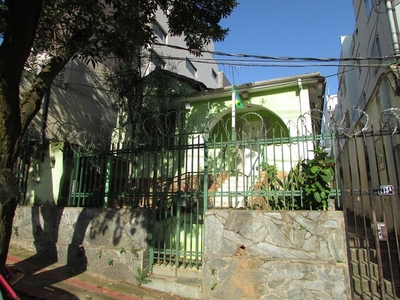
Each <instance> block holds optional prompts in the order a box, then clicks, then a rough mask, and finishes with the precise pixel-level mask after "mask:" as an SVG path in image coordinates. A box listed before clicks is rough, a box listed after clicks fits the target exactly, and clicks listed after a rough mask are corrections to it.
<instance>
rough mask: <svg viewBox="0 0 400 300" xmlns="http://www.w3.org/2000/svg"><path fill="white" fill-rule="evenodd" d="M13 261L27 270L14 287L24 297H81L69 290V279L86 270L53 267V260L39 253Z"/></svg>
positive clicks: (71, 299) (73, 298)
mask: <svg viewBox="0 0 400 300" xmlns="http://www.w3.org/2000/svg"><path fill="white" fill-rule="evenodd" d="M12 263H13V264H14V265H15V266H17V267H19V268H21V269H22V270H23V271H24V272H25V276H24V278H23V279H22V280H21V281H20V282H19V283H18V284H17V285H16V286H15V287H14V289H15V291H16V292H17V293H18V294H19V295H21V297H22V299H44V300H47V299H52V300H53V299H54V300H57V299H68V300H75V299H76V300H78V299H80V298H78V297H77V296H75V295H74V294H72V293H70V292H69V291H67V290H68V289H69V285H68V282H67V280H68V279H69V278H71V277H73V276H76V275H78V274H80V273H82V272H84V271H85V270H78V269H73V268H71V267H68V266H57V267H55V268H52V266H51V265H52V262H51V261H48V260H46V259H45V258H43V257H41V256H39V255H33V256H31V257H29V258H26V259H24V260H21V261H16V262H12ZM58 285H61V286H58Z"/></svg>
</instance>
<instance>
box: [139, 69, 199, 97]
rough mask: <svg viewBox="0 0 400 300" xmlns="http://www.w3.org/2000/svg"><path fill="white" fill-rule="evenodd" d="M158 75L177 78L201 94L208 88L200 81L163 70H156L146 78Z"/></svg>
mask: <svg viewBox="0 0 400 300" xmlns="http://www.w3.org/2000/svg"><path fill="white" fill-rule="evenodd" d="M158 75H162V76H165V77H168V78H175V79H176V80H178V81H180V82H182V83H185V84H186V85H188V86H190V87H192V88H193V89H194V90H195V91H199V92H200V91H205V90H207V86H206V85H205V84H204V83H202V82H200V81H197V80H195V79H192V78H189V77H186V76H183V75H180V74H177V73H174V72H171V71H168V70H165V69H161V68H156V69H155V70H154V71H152V72H151V73H150V74H149V75H147V76H146V77H148V78H150V77H152V76H158Z"/></svg>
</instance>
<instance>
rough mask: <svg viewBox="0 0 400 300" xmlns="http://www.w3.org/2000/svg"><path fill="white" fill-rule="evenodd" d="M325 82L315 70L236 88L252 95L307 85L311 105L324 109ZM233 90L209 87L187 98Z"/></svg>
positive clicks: (210, 96) (199, 98)
mask: <svg viewBox="0 0 400 300" xmlns="http://www.w3.org/2000/svg"><path fill="white" fill-rule="evenodd" d="M325 83H326V81H325V77H323V76H321V75H320V73H319V72H314V73H306V74H300V75H294V76H289V77H282V78H275V79H270V80H264V81H258V82H252V83H245V84H240V85H237V86H236V90H237V91H238V93H239V94H242V93H244V92H246V93H249V94H250V95H251V93H252V92H263V91H271V90H274V89H280V88H286V87H297V88H299V89H303V88H306V87H307V89H308V93H309V100H310V104H312V105H311V107H312V108H316V109H320V110H322V108H323V98H324V95H325ZM231 90H232V86H228V87H223V88H217V89H207V90H205V91H201V92H198V93H196V94H194V95H193V96H192V97H190V99H187V101H188V102H191V103H193V102H197V101H205V100H213V99H218V98H221V97H223V96H225V95H228V94H229V95H230V93H231Z"/></svg>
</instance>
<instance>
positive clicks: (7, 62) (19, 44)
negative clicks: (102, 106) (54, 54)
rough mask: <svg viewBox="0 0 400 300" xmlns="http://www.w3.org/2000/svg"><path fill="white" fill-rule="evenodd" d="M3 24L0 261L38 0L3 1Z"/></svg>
mask: <svg viewBox="0 0 400 300" xmlns="http://www.w3.org/2000/svg"><path fill="white" fill-rule="evenodd" d="M7 7H8V10H7V12H6V13H5V14H4V18H5V19H6V28H5V30H4V32H3V37H4V39H3V42H2V44H1V45H0V265H1V264H4V263H5V261H6V259H7V253H8V246H9V243H10V238H11V233H12V221H13V218H14V214H15V209H16V207H17V204H18V201H19V199H20V193H19V191H18V187H17V183H18V182H17V180H16V179H15V176H14V175H13V173H12V171H11V170H12V168H13V166H14V164H15V162H16V161H17V157H18V150H19V143H20V139H21V135H22V134H21V133H22V126H21V125H22V124H21V114H20V101H19V100H20V98H19V86H20V82H21V77H22V72H23V70H24V64H25V62H26V60H27V59H28V56H29V54H30V51H31V48H32V45H33V40H34V37H35V35H36V29H37V26H38V22H39V17H40V12H41V8H42V0H13V1H8V2H7Z"/></svg>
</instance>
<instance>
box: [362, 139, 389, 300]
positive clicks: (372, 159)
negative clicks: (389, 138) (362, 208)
mask: <svg viewBox="0 0 400 300" xmlns="http://www.w3.org/2000/svg"><path fill="white" fill-rule="evenodd" d="M373 137H374V135H373ZM363 140H364V152H365V153H366V160H367V162H368V163H367V176H368V186H369V189H370V190H373V186H372V178H371V176H372V172H373V171H377V170H371V166H374V165H375V166H376V155H374V156H371V155H369V152H368V144H367V140H366V137H365V136H364V138H363ZM373 145H374V146H373V149H374V153H375V154H376V144H375V143H373ZM373 162H375V164H373ZM377 173H378V174H379V172H377ZM375 198H376V197H375V195H374V194H372V195H371V196H370V198H369V199H370V205H371V208H372V222H373V230H374V237H375V248H376V249H375V251H376V253H377V255H376V259H377V263H378V273H379V278H378V280H379V288H380V289H379V294H380V296H381V299H386V289H385V281H384V272H383V264H382V253H381V248H380V243H379V237H378V235H377V231H376V230H377V228H376V225H377V216H376V201H375Z"/></svg>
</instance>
